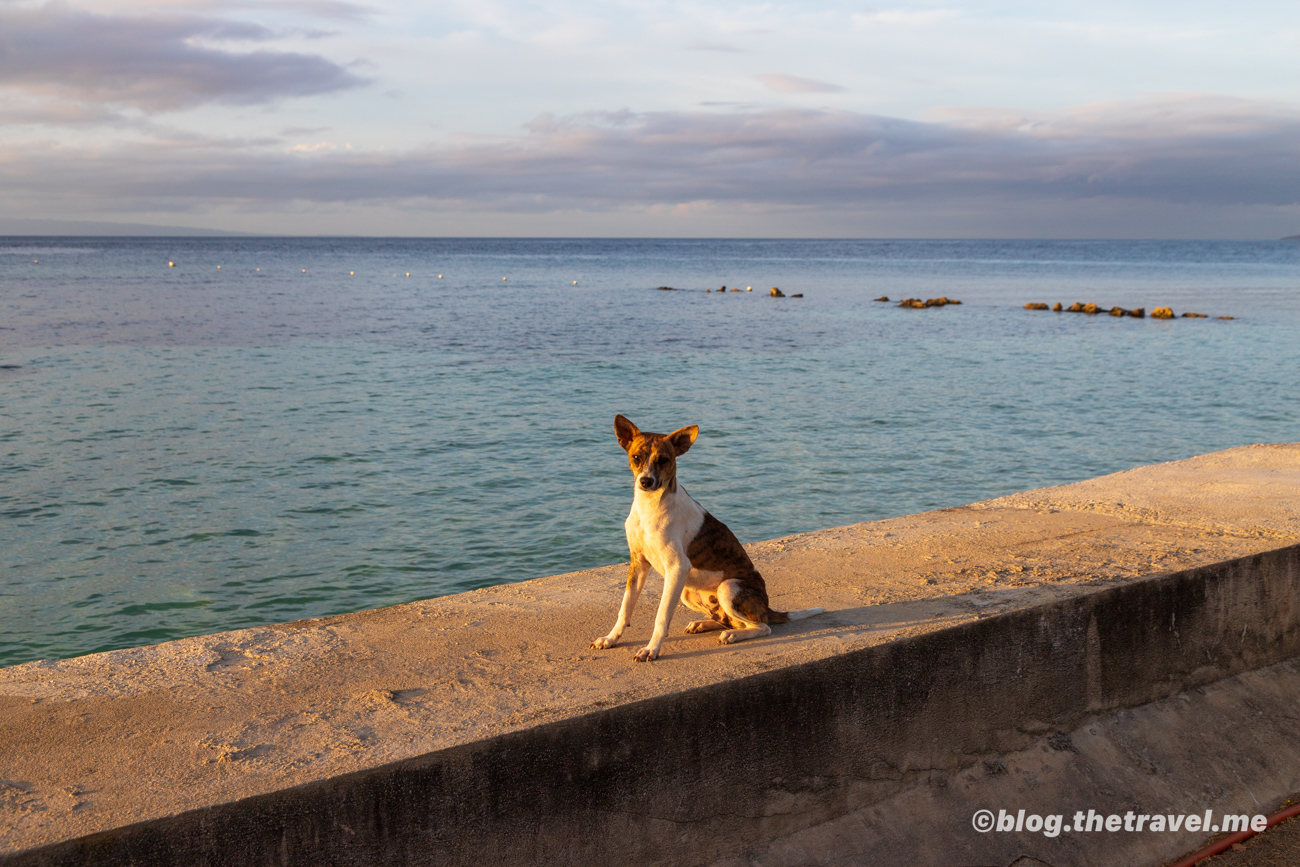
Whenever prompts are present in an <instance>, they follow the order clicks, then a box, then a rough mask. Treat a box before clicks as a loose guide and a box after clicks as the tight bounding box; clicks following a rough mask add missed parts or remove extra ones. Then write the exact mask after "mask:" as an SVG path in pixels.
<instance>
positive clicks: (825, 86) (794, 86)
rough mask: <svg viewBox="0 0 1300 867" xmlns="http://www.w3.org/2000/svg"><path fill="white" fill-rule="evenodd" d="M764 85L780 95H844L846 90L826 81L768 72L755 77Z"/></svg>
mask: <svg viewBox="0 0 1300 867" xmlns="http://www.w3.org/2000/svg"><path fill="white" fill-rule="evenodd" d="M754 77H755V78H757V79H758V80H759V81H761V82H762V83H763V86H764V87H766V88H767V89H768V90H775V91H777V92H778V93H843V92H844V88H842V87H840V86H839V85H838V84H829V83H827V82H825V81H816V80H815V79H811V78H800V77H798V76H797V75H786V74H785V73H781V72H767V73H764V74H762V75H756V76H754Z"/></svg>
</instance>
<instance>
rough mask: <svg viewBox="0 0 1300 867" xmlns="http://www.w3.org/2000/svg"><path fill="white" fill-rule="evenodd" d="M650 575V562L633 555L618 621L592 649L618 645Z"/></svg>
mask: <svg viewBox="0 0 1300 867" xmlns="http://www.w3.org/2000/svg"><path fill="white" fill-rule="evenodd" d="M649 574H650V563H649V561H647V560H646V558H644V557H642V556H640V555H639V554H633V555H632V562H631V563H629V564H628V567H627V589H625V590H624V591H623V604H622V605H620V606H619V607H618V620H616V621H614V628H613V629H611V630H610V631H609V635H604V636H601V637H600V638H597V639H596V640H595V641H593V642H591V646H592V647H594V648H596V649H597V650H605V649H607V648H610V647H613V646H615V645H616V644H618V640H619V638H621V637H622V636H623V630H624V629H627V624H628V621H630V620H631V619H632V612H633V610H635V609H636V601H637V599H639V598H640V597H641V588H643V587H645V578H646V576H647V575H649Z"/></svg>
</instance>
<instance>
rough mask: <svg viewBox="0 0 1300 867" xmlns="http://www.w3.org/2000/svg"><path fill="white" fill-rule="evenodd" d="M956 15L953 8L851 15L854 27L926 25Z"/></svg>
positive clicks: (894, 10)
mask: <svg viewBox="0 0 1300 867" xmlns="http://www.w3.org/2000/svg"><path fill="white" fill-rule="evenodd" d="M956 15H957V10H955V9H881V10H879V11H876V12H866V13H858V14H854V15H852V16H851V20H852V21H853V26H855V27H928V26H929V25H931V24H936V23H938V22H940V21H946V20H947V19H949V18H953V17H955V16H956Z"/></svg>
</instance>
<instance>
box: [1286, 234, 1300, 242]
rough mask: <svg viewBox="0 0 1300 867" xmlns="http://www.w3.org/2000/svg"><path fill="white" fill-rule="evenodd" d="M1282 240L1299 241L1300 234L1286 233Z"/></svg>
mask: <svg viewBox="0 0 1300 867" xmlns="http://www.w3.org/2000/svg"><path fill="white" fill-rule="evenodd" d="M1282 240H1283V241H1300V235H1287V236H1286V237H1285V238H1283V239H1282Z"/></svg>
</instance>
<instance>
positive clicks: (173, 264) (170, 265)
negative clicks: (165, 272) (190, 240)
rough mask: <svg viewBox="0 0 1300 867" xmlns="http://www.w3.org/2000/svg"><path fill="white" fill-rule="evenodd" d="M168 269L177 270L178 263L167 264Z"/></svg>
mask: <svg viewBox="0 0 1300 867" xmlns="http://www.w3.org/2000/svg"><path fill="white" fill-rule="evenodd" d="M167 267H168V268H175V267H176V263H175V262H168V263H167Z"/></svg>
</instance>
